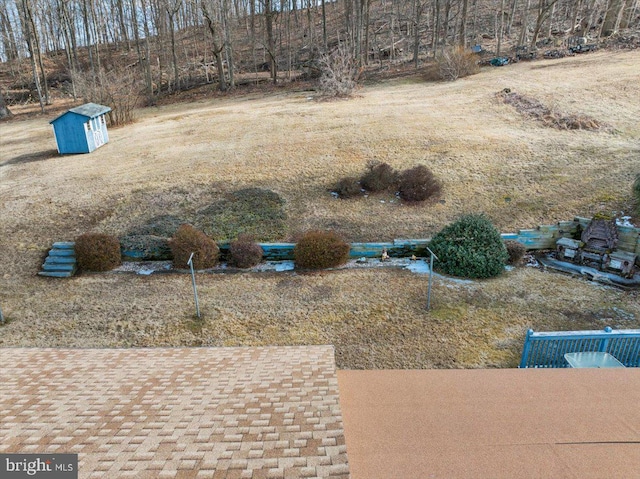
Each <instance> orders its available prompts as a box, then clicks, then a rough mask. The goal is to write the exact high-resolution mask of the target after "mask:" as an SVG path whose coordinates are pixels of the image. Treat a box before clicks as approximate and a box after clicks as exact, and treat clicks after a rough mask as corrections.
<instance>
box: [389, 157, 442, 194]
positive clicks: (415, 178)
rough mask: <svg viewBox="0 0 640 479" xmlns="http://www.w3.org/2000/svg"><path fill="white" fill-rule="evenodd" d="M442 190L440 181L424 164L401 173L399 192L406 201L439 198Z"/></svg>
mask: <svg viewBox="0 0 640 479" xmlns="http://www.w3.org/2000/svg"><path fill="white" fill-rule="evenodd" d="M441 191H442V185H441V184H440V181H438V179H437V178H436V177H435V176H433V173H432V172H431V170H430V169H429V168H427V167H426V166H424V165H418V166H416V167H414V168H411V169H409V170H405V171H403V172H402V173H400V180H399V184H398V194H399V195H400V198H402V199H403V200H404V201H409V202H419V201H425V200H428V199H429V198H437V197H438V196H440V193H441Z"/></svg>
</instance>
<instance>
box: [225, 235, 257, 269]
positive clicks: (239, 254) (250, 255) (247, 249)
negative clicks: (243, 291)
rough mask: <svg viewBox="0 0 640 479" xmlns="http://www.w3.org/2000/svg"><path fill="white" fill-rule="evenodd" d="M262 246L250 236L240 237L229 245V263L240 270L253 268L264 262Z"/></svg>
mask: <svg viewBox="0 0 640 479" xmlns="http://www.w3.org/2000/svg"><path fill="white" fill-rule="evenodd" d="M263 255H264V251H263V250H262V246H260V245H259V244H258V243H256V242H255V241H253V237H251V236H249V235H240V236H239V237H238V239H237V240H235V241H233V242H232V243H231V244H230V245H229V262H230V263H231V264H232V265H234V266H237V267H238V268H251V267H252V266H256V265H257V264H260V263H261V262H262V256H263Z"/></svg>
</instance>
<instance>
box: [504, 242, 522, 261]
mask: <svg viewBox="0 0 640 479" xmlns="http://www.w3.org/2000/svg"><path fill="white" fill-rule="evenodd" d="M504 245H505V247H506V248H507V254H508V255H509V259H507V264H508V265H511V266H517V265H519V264H520V263H522V259H523V258H524V255H525V253H526V252H527V248H526V247H525V246H524V245H523V244H522V243H520V242H519V241H513V240H508V241H505V242H504Z"/></svg>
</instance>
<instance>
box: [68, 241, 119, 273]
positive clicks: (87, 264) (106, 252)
mask: <svg viewBox="0 0 640 479" xmlns="http://www.w3.org/2000/svg"><path fill="white" fill-rule="evenodd" d="M75 250H76V259H77V261H78V267H79V268H80V269H81V270H83V271H109V270H112V269H113V268H115V267H116V266H118V265H119V264H120V262H121V260H120V242H119V241H118V238H116V237H114V236H111V235H107V234H102V233H85V234H83V235H80V236H78V237H77V238H76V244H75Z"/></svg>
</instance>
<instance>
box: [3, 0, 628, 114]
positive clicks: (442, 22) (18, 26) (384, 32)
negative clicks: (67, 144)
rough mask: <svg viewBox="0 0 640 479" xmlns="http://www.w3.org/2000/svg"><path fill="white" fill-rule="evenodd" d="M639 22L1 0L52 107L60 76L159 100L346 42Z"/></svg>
mask: <svg viewBox="0 0 640 479" xmlns="http://www.w3.org/2000/svg"><path fill="white" fill-rule="evenodd" d="M639 21H640V5H639V0H340V1H337V2H330V1H328V0H0V60H2V61H3V62H7V64H8V65H10V71H11V72H12V73H13V74H14V75H15V77H16V78H18V76H19V74H20V73H19V72H22V71H24V69H21V68H19V67H18V65H22V64H23V62H28V63H29V70H30V79H29V80H28V82H29V83H30V87H31V88H33V89H34V90H35V91H37V93H38V99H39V100H40V102H41V105H42V106H43V107H44V105H45V104H47V103H48V102H49V101H50V92H49V89H50V86H51V84H52V83H55V82H60V81H66V85H67V88H68V89H69V93H70V94H73V95H74V96H75V95H76V94H78V93H79V94H80V96H83V95H84V92H85V90H86V89H87V88H89V89H91V88H96V85H103V84H104V88H107V86H108V85H107V84H108V83H109V82H111V83H112V85H118V87H117V90H122V87H121V86H122V84H126V85H128V84H130V83H131V82H135V83H136V85H135V86H132V87H131V88H133V89H138V90H140V91H141V92H142V95H143V96H145V97H146V98H147V100H148V101H153V98H154V97H155V96H156V95H157V94H159V93H161V92H171V91H176V90H180V89H185V88H189V87H191V86H193V85H196V84H201V83H204V82H208V83H215V84H216V85H217V87H218V88H219V89H220V90H226V89H228V88H233V87H234V86H235V85H236V83H238V80H239V76H240V75H241V74H246V73H254V74H255V76H256V78H257V76H258V72H269V77H270V80H271V81H272V82H274V83H275V82H277V81H279V79H281V78H287V77H290V76H291V75H293V73H292V72H296V71H300V70H301V69H303V68H309V67H310V66H313V63H314V59H317V58H318V55H320V54H321V53H322V52H325V51H328V50H331V49H333V48H335V47H336V46H337V44H338V42H343V43H344V42H346V43H348V45H349V47H350V51H351V54H352V56H353V58H354V60H355V61H356V62H357V64H358V65H365V64H367V63H371V62H379V61H387V60H389V61H392V60H395V59H402V60H407V61H408V60H412V61H413V62H415V65H416V66H418V64H419V62H420V61H421V59H423V58H426V57H429V56H435V55H437V53H438V51H440V50H441V49H444V48H446V47H447V46H461V47H468V46H469V45H472V44H477V43H480V44H482V43H485V44H491V45H492V48H493V49H494V50H495V49H496V48H497V49H498V51H499V50H500V49H501V48H502V49H504V48H505V45H506V44H507V43H508V44H509V45H526V46H528V48H534V47H535V46H536V45H539V43H540V42H541V41H542V42H546V43H547V44H548V45H553V42H554V38H561V37H563V36H564V37H566V36H568V35H576V36H589V37H592V38H597V37H600V36H604V35H611V34H613V33H615V32H616V31H618V30H619V29H624V28H628V27H637V26H638V23H639ZM51 66H54V67H55V68H51ZM52 71H56V72H60V71H64V72H65V74H64V75H60V73H58V74H57V75H58V76H57V77H52V75H51V72H52ZM25 82H27V80H26V79H25ZM80 87H81V90H82V91H80V92H78V88H80ZM125 90H126V88H125ZM117 93H118V92H117ZM119 93H121V91H120V92H119Z"/></svg>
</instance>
